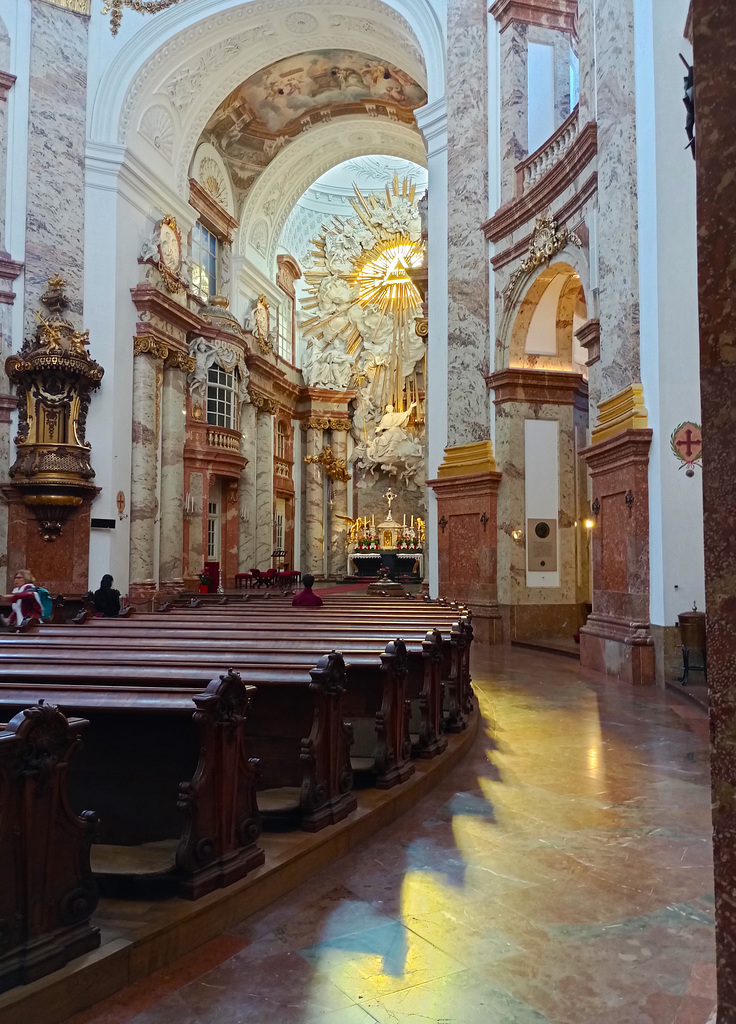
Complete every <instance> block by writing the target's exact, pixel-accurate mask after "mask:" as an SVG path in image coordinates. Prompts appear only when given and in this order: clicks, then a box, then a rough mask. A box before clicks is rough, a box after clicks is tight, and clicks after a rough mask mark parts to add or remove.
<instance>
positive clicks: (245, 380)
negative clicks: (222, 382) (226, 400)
mask: <svg viewBox="0 0 736 1024" xmlns="http://www.w3.org/2000/svg"><path fill="white" fill-rule="evenodd" d="M238 371H239V374H240V383H239V385H238V398H239V399H240V404H241V405H247V404H248V402H250V400H251V398H250V395H249V394H248V386H249V384H250V370H249V369H248V367H247V366H246V365H245V363H242V362H241V363H238Z"/></svg>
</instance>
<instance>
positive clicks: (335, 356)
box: [328, 338, 353, 391]
mask: <svg viewBox="0 0 736 1024" xmlns="http://www.w3.org/2000/svg"><path fill="white" fill-rule="evenodd" d="M328 353H329V360H330V379H331V381H332V384H331V386H332V387H334V388H337V389H338V390H339V391H347V390H348V388H349V387H350V378H351V376H352V373H353V357H352V356H351V355H348V351H347V349H346V347H345V342H344V341H343V340H342V338H338V339H336V340H335V341H334V342H333V343H332V345H331V346H330V347H329V349H328Z"/></svg>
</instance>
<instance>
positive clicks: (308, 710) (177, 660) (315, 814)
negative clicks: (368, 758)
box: [0, 620, 357, 831]
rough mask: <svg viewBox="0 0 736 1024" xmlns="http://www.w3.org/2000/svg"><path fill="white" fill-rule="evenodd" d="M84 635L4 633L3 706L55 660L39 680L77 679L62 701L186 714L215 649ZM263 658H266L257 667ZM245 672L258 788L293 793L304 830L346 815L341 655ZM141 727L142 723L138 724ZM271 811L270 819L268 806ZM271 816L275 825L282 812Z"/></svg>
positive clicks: (310, 656) (350, 799) (349, 802)
mask: <svg viewBox="0 0 736 1024" xmlns="http://www.w3.org/2000/svg"><path fill="white" fill-rule="evenodd" d="M98 621H99V620H98ZM82 638H83V634H82V633H79V632H77V634H76V635H75V636H74V637H72V638H69V639H67V640H66V641H65V642H62V644H61V646H58V647H57V646H56V645H55V643H54V642H52V640H51V637H50V636H48V637H44V634H43V632H42V633H41V634H39V635H38V636H37V637H36V639H35V646H32V645H28V644H24V645H17V644H13V643H12V642H11V643H9V638H6V637H2V639H0V670H1V671H2V676H3V681H2V686H0V704H6V705H7V704H8V703H11V704H13V703H14V701H15V700H17V699H18V698H17V697H15V696H14V691H16V690H18V689H19V690H20V692H21V693H22V694H24V695H27V694H28V693H29V692H33V691H30V690H29V689H28V687H29V685H30V684H31V683H32V681H35V680H36V678H37V673H38V664H39V661H40V660H41V659H44V661H45V662H46V663H51V664H53V665H54V669H53V672H52V673H49V675H48V679H49V682H48V683H47V684H43V685H48V686H51V687H52V688H54V689H58V687H59V686H60V685H61V684H62V683H63V684H67V681H71V682H72V685H73V689H72V691H71V692H70V687H69V685H68V684H67V685H66V686H65V701H66V702H67V703H69V701H73V703H72V704H70V705H69V706H73V707H77V708H79V707H83V708H84V709H85V710H86V711H88V712H94V710H95V709H105V710H108V711H109V710H115V711H117V712H118V714H120V713H122V712H124V711H127V712H130V713H131V714H133V715H136V714H137V715H138V716H139V719H140V714H141V713H144V712H156V711H168V712H175V711H176V710H180V709H181V706H182V700H184V701H185V706H186V699H187V694H188V693H191V690H192V689H194V690H195V692H196V690H197V689H198V688H201V686H202V685H203V683H206V681H207V680H208V679H209V678H210V676H211V674H212V670H213V651H212V647H211V645H209V646H208V645H205V647H206V648H207V649H206V651H205V652H204V653H202V652H201V651H200V652H198V653H197V655H196V656H193V654H192V652H191V651H189V653H186V645H182V644H181V642H179V643H178V644H177V645H176V649H175V651H167V652H166V654H165V655H161V654H160V653H159V654H157V653H156V651H155V650H153V649H149V648H147V647H144V646H141V644H140V643H135V644H134V646H135V650H131V649H130V647H131V637H126V638H124V639H123V640H122V641H121V642H120V644H119V645H114V646H113V647H112V648H109V647H108V648H106V649H104V650H103V649H98V648H96V647H95V645H94V644H93V645H92V646H91V647H85V648H75V646H74V644H73V643H72V641H76V642H77V643H81V641H82ZM259 660H260V661H261V662H265V664H261V665H259V664H258V661H259ZM315 661H317V662H318V664H317V666H316V668H315ZM277 662H278V663H277ZM310 670H311V671H310ZM242 676H243V679H244V680H245V681H246V682H247V683H249V684H253V683H255V684H256V685H257V687H258V696H257V699H255V700H253V701H252V703H251V710H250V712H249V715H248V717H247V719H246V724H245V730H246V736H247V737H248V744H249V748H251V749H252V753H253V754H254V755H257V756H259V757H261V759H262V764H261V772H260V776H259V790H275V789H282V788H283V787H285V786H288V787H291V788H292V789H294V790H295V791H296V801H295V805H294V806H292V808H291V818H292V819H294V817H295V816H296V819H297V820H296V824H297V825H299V824H300V825H301V827H302V828H304V829H306V830H307V831H316V830H318V829H320V828H324V827H325V826H326V825H329V824H333V823H334V822H336V821H340V820H341V819H342V818H344V817H346V816H347V815H348V814H349V813H351V812H352V811H353V810H354V809H355V808H356V806H357V803H356V799H355V797H354V796H353V795H352V793H351V788H352V786H351V783H352V777H351V776H349V770H350V762H349V747H350V736H349V732H348V730H347V729H346V727H345V724H344V719H343V710H342V695H343V693H344V689H345V665H344V662H343V659H342V657H341V656H340V655H339V654H335V653H334V652H333V654H331V655H329V656H325V657H323V658H322V659H317V658H316V657H315V656H314V653H313V649H310V650H309V651H305V652H302V653H301V655H300V657H299V658H298V660H297V661H295V658H294V656H293V655H290V654H285V655H284V656H283V657H282V658H281V659H276V658H273V657H272V656H271V654H270V651H266V652H265V653H264V654H263V657H262V658H261V659H249V663H248V665H247V667H244V668H243V670H242ZM37 685H38V684H37ZM172 686H173V687H175V689H172ZM167 700H168V703H167ZM150 727H151V728H152V726H150ZM167 727H168V728H175V726H167ZM138 728H142V726H141V725H140V721H139V725H138ZM157 728H158V727H157ZM180 742H181V741H180ZM287 751H288V754H287ZM162 770H163V768H162ZM346 771H347V773H348V774H347V775H346ZM265 816H266V817H269V813H268V809H266V811H265ZM270 818H272V819H273V818H275V819H276V821H277V822H279V821H281V819H283V814H281V815H278V814H274V815H271V816H270ZM282 823H283V822H282ZM170 828H171V826H169V829H170Z"/></svg>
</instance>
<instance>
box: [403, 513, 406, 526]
mask: <svg viewBox="0 0 736 1024" xmlns="http://www.w3.org/2000/svg"><path fill="white" fill-rule="evenodd" d="M402 525H403V526H406V512H404V522H403V523H402Z"/></svg>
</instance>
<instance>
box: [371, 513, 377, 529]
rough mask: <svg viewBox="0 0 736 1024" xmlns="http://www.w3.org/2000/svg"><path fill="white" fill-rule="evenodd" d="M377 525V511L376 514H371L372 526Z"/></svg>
mask: <svg viewBox="0 0 736 1024" xmlns="http://www.w3.org/2000/svg"><path fill="white" fill-rule="evenodd" d="M375 525H376V515H375V513H374V514H373V515H372V516H371V526H375Z"/></svg>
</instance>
